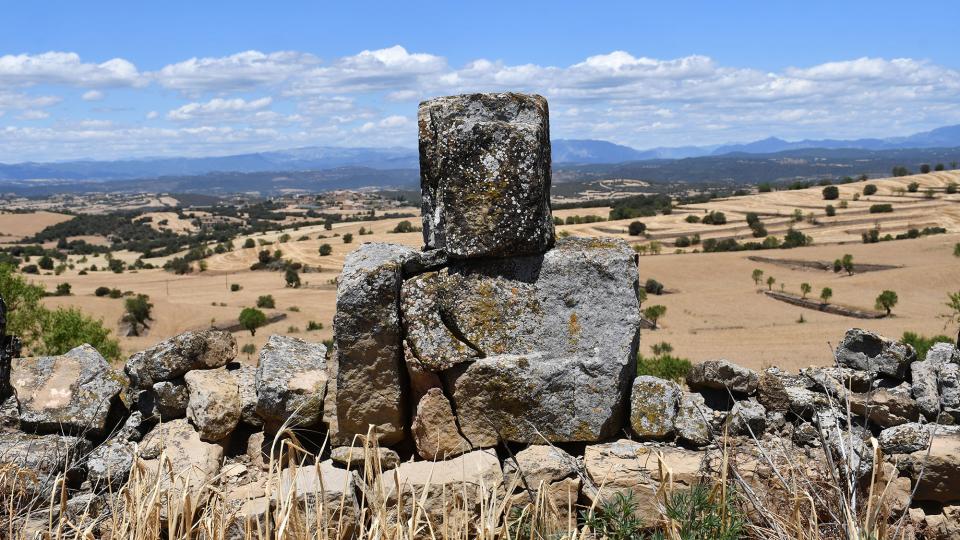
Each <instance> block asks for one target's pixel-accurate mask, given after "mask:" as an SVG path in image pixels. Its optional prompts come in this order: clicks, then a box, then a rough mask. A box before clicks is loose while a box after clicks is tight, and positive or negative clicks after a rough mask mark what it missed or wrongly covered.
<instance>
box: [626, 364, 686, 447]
mask: <svg viewBox="0 0 960 540" xmlns="http://www.w3.org/2000/svg"><path fill="white" fill-rule="evenodd" d="M679 402H680V386H679V385H678V384H677V383H675V382H673V381H667V380H664V379H660V378H658V377H652V376H649V375H641V376H640V377H637V378H636V379H635V380H634V381H633V392H632V394H631V398H630V425H631V427H633V432H634V433H635V434H636V435H637V437H640V438H641V439H665V438H667V437H669V436H670V435H673V422H674V419H675V418H676V416H677V405H678V404H679Z"/></svg>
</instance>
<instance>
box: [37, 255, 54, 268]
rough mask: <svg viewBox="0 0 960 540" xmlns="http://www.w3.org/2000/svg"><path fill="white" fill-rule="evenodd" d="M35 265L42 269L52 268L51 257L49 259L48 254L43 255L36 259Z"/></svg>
mask: <svg viewBox="0 0 960 540" xmlns="http://www.w3.org/2000/svg"><path fill="white" fill-rule="evenodd" d="M37 266H39V267H40V268H41V269H42V270H53V259H51V258H50V256H49V255H44V256H43V257H40V260H39V261H37Z"/></svg>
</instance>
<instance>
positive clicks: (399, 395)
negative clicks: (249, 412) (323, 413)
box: [333, 243, 416, 444]
mask: <svg viewBox="0 0 960 540" xmlns="http://www.w3.org/2000/svg"><path fill="white" fill-rule="evenodd" d="M415 253H416V252H414V251H413V250H411V249H410V248H407V247H404V246H397V245H392V244H380V243H371V244H364V245H362V246H360V248H358V249H357V250H356V251H354V252H352V253H350V254H349V255H347V258H346V260H345V261H344V264H343V272H342V273H341V274H340V281H339V285H338V287H337V313H336V315H335V316H334V319H333V334H334V337H333V339H334V347H335V354H336V360H335V364H336V370H337V381H336V393H337V395H336V403H337V424H338V429H339V436H340V437H342V438H345V439H346V440H349V437H350V436H351V435H356V434H360V435H365V434H366V433H367V427H368V426H369V425H373V426H374V429H375V432H376V433H377V435H378V438H379V440H380V442H382V443H385V444H390V443H395V442H399V441H400V440H402V439H403V436H404V423H405V422H406V418H405V417H404V410H405V404H404V392H403V384H402V380H403V378H402V371H403V369H404V368H403V364H402V361H403V344H402V332H401V329H400V320H399V303H400V285H401V283H402V282H403V276H402V266H403V263H404V262H405V261H406V260H408V259H410V258H411V257H413V255H414V254H415Z"/></svg>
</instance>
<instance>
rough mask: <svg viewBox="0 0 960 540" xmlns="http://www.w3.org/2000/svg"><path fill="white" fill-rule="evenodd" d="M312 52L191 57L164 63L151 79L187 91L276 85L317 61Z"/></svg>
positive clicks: (246, 53) (228, 89)
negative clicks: (167, 63)
mask: <svg viewBox="0 0 960 540" xmlns="http://www.w3.org/2000/svg"><path fill="white" fill-rule="evenodd" d="M319 61H320V60H319V59H318V58H317V57H315V56H313V55H312V54H307V53H301V52H295V51H281V52H274V53H269V54H268V53H262V52H260V51H244V52H241V53H237V54H233V55H230V56H224V57H219V58H191V59H189V60H185V61H183V62H178V63H176V64H170V65H167V66H164V67H163V68H161V69H160V70H159V71H157V72H156V73H152V74H151V78H152V79H153V80H155V81H157V82H158V83H159V84H160V85H161V86H163V87H165V88H171V89H175V90H181V91H184V92H187V93H196V92H226V91H233V90H247V89H251V88H256V87H261V86H276V85H281V84H283V83H284V82H286V81H287V80H288V79H289V78H290V77H292V76H293V75H295V74H298V73H302V72H303V71H304V70H305V69H308V68H310V67H312V66H314V65H317V64H318V63H319Z"/></svg>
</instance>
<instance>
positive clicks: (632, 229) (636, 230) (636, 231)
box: [627, 221, 647, 236]
mask: <svg viewBox="0 0 960 540" xmlns="http://www.w3.org/2000/svg"><path fill="white" fill-rule="evenodd" d="M646 230H647V226H646V225H645V224H644V223H643V222H642V221H631V222H630V225H628V226H627V232H628V233H629V234H630V236H640V235H641V234H643V233H644V231H646Z"/></svg>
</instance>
